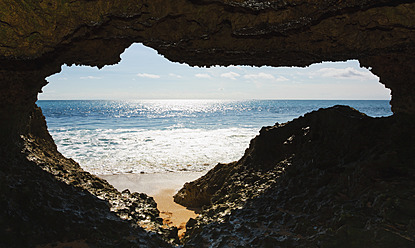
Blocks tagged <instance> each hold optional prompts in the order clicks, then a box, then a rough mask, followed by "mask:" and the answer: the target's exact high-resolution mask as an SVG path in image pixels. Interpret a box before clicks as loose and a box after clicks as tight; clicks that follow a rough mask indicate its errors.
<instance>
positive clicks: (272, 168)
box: [175, 106, 415, 247]
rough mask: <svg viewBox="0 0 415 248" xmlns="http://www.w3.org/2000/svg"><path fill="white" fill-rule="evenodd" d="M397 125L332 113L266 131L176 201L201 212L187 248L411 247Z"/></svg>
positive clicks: (406, 161)
mask: <svg viewBox="0 0 415 248" xmlns="http://www.w3.org/2000/svg"><path fill="white" fill-rule="evenodd" d="M401 121H404V122H406V121H407V120H403V119H398V118H396V117H389V118H370V117H368V116H366V115H364V114H361V113H359V112H358V111H356V110H354V109H351V108H349V107H345V106H335V107H332V108H329V109H321V110H318V111H315V112H312V113H309V114H306V115H305V116H304V117H300V118H298V119H295V120H293V121H291V122H288V123H284V124H276V125H275V126H272V127H264V128H263V129H262V130H261V132H260V134H259V135H258V136H257V137H256V138H255V139H253V140H252V141H251V144H250V147H249V148H248V149H247V151H246V152H245V155H244V156H243V157H242V158H241V160H239V161H238V162H236V163H232V164H229V165H222V164H219V165H217V166H216V167H215V168H214V169H213V170H211V171H210V172H209V173H208V174H207V175H206V176H204V177H202V178H200V179H198V180H196V181H194V182H191V183H188V184H186V185H185V186H184V187H183V188H182V189H181V190H180V191H179V193H178V194H177V195H176V196H175V200H176V201H177V202H179V203H181V204H183V205H185V206H189V207H204V210H203V211H202V213H201V215H200V216H199V217H198V218H197V220H196V221H194V220H193V221H191V222H190V223H188V226H187V230H188V231H187V237H186V238H187V243H186V246H187V247H204V246H207V245H212V246H213V247H258V246H259V247H413V246H414V245H415V229H414V225H413V224H414V223H415V212H414V209H415V190H414V187H415V167H414V161H413V158H414V155H413V154H415V153H414V152H415V145H414V141H415V135H414V134H412V135H410V136H407V135H408V134H407V133H405V132H402V131H401V130H399V126H400V122H401ZM412 125H413V124H412ZM224 178H225V179H224ZM193 192H200V193H198V194H194V193H193Z"/></svg>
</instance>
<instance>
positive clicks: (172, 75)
mask: <svg viewBox="0 0 415 248" xmlns="http://www.w3.org/2000/svg"><path fill="white" fill-rule="evenodd" d="M169 76H170V77H174V78H183V77H182V76H181V75H177V74H174V73H169Z"/></svg>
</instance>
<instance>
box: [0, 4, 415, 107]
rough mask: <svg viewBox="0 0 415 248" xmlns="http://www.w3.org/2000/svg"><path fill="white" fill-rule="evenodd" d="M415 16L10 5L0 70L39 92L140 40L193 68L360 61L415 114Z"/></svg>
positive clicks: (373, 10) (399, 9)
mask: <svg viewBox="0 0 415 248" xmlns="http://www.w3.org/2000/svg"><path fill="white" fill-rule="evenodd" d="M414 16H415V1H387V0H383V1H379V0H377V1H373V0H367V1H354V0H348V1H340V0H338V1H329V0H325V1H310V0H292V1H282V0H280V1H259V0H249V1H243V0H233V1H227V0H178V1H165V0H164V1H162V0H153V1H132V0H128V1H126V0H123V1H115V0H113V1H98V0H97V1H94V0H77V1H76V0H72V1H42V0H37V1H9V0H3V1H0V65H1V67H2V70H7V72H10V71H21V70H25V71H27V72H29V71H30V73H27V75H30V76H23V77H22V78H24V77H30V78H32V79H33V78H36V80H37V81H38V83H35V82H27V84H30V85H32V86H33V87H32V88H33V90H35V89H37V90H39V88H41V86H43V85H44V84H45V83H46V82H44V80H41V79H44V78H45V77H46V76H49V75H51V74H53V73H56V72H58V71H59V70H60V66H61V65H62V64H68V65H71V64H77V65H91V66H98V67H103V66H105V65H109V64H115V63H117V62H119V60H120V54H121V53H122V52H123V51H124V50H125V49H126V48H127V47H129V46H130V45H131V44H132V43H137V42H139V43H143V44H144V45H146V46H149V47H152V48H154V49H156V50H157V51H158V52H159V53H160V54H162V55H163V56H165V57H166V58H167V59H169V60H171V61H174V62H180V63H187V64H189V65H191V66H196V65H197V66H212V65H224V66H226V65H232V64H233V65H253V66H263V65H269V66H308V65H310V64H312V63H319V62H322V61H345V60H349V59H358V60H359V61H360V63H361V65H362V66H364V67H368V68H370V69H371V70H372V72H373V73H375V74H376V75H378V76H380V78H381V82H382V83H383V84H385V86H386V87H388V88H391V89H392V96H393V98H392V105H393V111H394V112H395V113H396V112H406V113H412V112H414V109H415V108H414V106H415V103H414V100H413V99H412V93H413V92H415V90H414V89H413V87H412V86H411V84H410V83H408V82H407V81H408V79H410V78H411V77H410V76H408V75H410V74H411V73H412V72H413V69H412V68H413V66H412V65H411V64H412V63H413V61H414V60H413V51H414V44H415V42H414V41H415V32H414V27H415V18H414ZM402 68H405V69H406V70H407V71H406V72H407V74H408V75H403V74H402V72H401V70H402ZM408 72H409V73H408ZM34 74H36V75H37V77H36V76H33V75H34ZM33 80H34V79H33ZM33 80H31V81H33ZM3 81H4V80H3ZM29 81H30V80H29ZM23 84H24V83H23Z"/></svg>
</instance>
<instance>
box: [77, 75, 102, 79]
mask: <svg viewBox="0 0 415 248" xmlns="http://www.w3.org/2000/svg"><path fill="white" fill-rule="evenodd" d="M101 78H102V77H95V76H87V77H80V79H101Z"/></svg>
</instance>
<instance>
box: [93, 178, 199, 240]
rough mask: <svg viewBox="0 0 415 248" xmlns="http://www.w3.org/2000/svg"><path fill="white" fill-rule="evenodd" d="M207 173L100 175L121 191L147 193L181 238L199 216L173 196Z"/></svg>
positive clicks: (167, 223)
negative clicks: (192, 220)
mask: <svg viewBox="0 0 415 248" xmlns="http://www.w3.org/2000/svg"><path fill="white" fill-rule="evenodd" d="M205 173H206V172H171V173H154V174H117V175H99V177H101V178H103V179H105V180H107V181H108V182H109V183H110V184H112V185H113V186H114V187H115V188H116V189H118V190H119V191H123V190H125V189H129V190H130V191H131V192H140V193H146V194H147V195H149V196H152V197H153V198H154V200H155V201H156V202H157V208H158V209H159V210H160V217H162V218H163V221H164V223H165V224H166V225H169V226H176V227H177V228H178V229H179V237H180V235H182V234H183V233H184V231H185V226H186V222H187V221H188V220H189V218H195V217H196V216H197V214H196V213H195V212H194V211H192V210H189V209H187V208H185V207H183V206H181V205H179V204H177V203H175V202H174V201H173V195H174V194H176V192H177V191H178V190H179V189H180V188H181V187H182V186H183V184H184V183H186V182H190V181H193V180H195V179H197V178H199V177H201V176H203V175H204V174H205Z"/></svg>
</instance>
